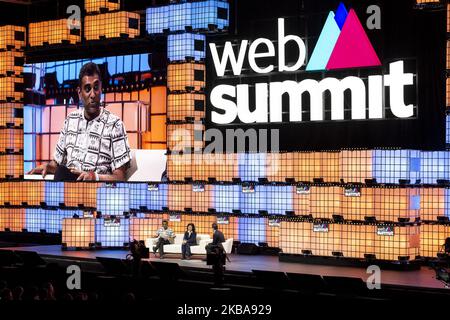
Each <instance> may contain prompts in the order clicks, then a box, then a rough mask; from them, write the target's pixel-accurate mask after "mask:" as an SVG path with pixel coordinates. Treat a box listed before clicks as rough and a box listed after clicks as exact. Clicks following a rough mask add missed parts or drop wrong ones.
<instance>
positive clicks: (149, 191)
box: [128, 183, 169, 211]
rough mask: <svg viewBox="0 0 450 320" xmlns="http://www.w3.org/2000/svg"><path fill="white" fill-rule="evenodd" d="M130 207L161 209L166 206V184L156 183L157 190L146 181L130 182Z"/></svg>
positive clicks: (136, 208)
mask: <svg viewBox="0 0 450 320" xmlns="http://www.w3.org/2000/svg"><path fill="white" fill-rule="evenodd" d="M128 187H129V188H130V208H131V209H135V210H139V209H140V207H141V206H142V207H146V208H147V209H148V210H157V211H159V210H163V208H167V197H168V189H169V187H168V185H167V184H162V183H160V184H157V190H155V189H156V188H154V186H151V187H150V186H149V184H147V183H130V184H128Z"/></svg>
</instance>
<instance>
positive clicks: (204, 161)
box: [192, 153, 239, 181]
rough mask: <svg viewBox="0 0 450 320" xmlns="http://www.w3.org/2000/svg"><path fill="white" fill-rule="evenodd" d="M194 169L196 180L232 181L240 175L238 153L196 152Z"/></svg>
mask: <svg viewBox="0 0 450 320" xmlns="http://www.w3.org/2000/svg"><path fill="white" fill-rule="evenodd" d="M192 171H193V172H192V178H193V179H194V180H203V181H207V180H208V178H215V179H216V180H217V181H232V180H233V178H238V177H239V166H238V154H235V153H227V154H221V153H203V154H197V153H194V154H193V164H192Z"/></svg>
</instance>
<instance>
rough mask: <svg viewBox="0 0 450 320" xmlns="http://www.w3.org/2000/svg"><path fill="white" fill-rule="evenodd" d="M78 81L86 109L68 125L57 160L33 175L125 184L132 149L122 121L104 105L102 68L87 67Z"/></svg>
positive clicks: (73, 116) (33, 172) (74, 113)
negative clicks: (102, 98)
mask: <svg viewBox="0 0 450 320" xmlns="http://www.w3.org/2000/svg"><path fill="white" fill-rule="evenodd" d="M78 80H79V86H78V88H77V90H78V96H79V98H80V102H81V103H82V105H83V108H81V109H78V110H77V111H74V112H72V113H70V114H69V115H68V116H67V118H66V120H65V121H64V125H63V127H62V129H61V134H60V136H59V139H58V143H57V145H56V149H55V153H54V157H53V160H52V161H50V162H48V163H45V164H42V165H40V166H38V167H36V168H34V169H33V170H31V171H30V172H29V174H42V176H43V177H44V176H45V175H46V174H55V180H77V181H92V180H94V181H95V180H96V181H123V180H125V173H126V169H127V168H128V166H129V163H130V160H131V153H130V146H129V144H128V138H127V133H126V131H125V127H124V125H123V123H122V121H121V120H120V119H119V117H117V116H115V115H113V114H112V113H110V112H109V111H108V110H106V109H105V108H103V107H102V106H101V105H100V97H101V93H102V82H101V75H100V70H99V68H98V66H97V65H96V64H95V63H92V62H90V63H87V64H85V65H84V66H83V67H82V68H81V70H80V75H79V79H78Z"/></svg>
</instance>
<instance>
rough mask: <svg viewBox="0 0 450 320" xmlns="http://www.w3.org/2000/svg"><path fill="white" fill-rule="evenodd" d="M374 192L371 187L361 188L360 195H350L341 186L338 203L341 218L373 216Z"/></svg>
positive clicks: (360, 219)
mask: <svg viewBox="0 0 450 320" xmlns="http://www.w3.org/2000/svg"><path fill="white" fill-rule="evenodd" d="M374 194H375V192H374V189H373V188H361V189H360V196H358V197H352V196H348V195H346V194H345V188H341V201H340V205H341V214H342V216H343V218H344V219H345V220H359V221H364V218H365V217H374V216H375V215H376V214H375V208H374V206H375V201H374ZM395 221H397V219H396V220H395Z"/></svg>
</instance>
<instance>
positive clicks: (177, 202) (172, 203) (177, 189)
mask: <svg viewBox="0 0 450 320" xmlns="http://www.w3.org/2000/svg"><path fill="white" fill-rule="evenodd" d="M168 199H169V201H168V207H169V210H173V211H184V210H185V208H192V205H193V204H192V200H193V199H192V186H191V185H189V184H169V194H168Z"/></svg>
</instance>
